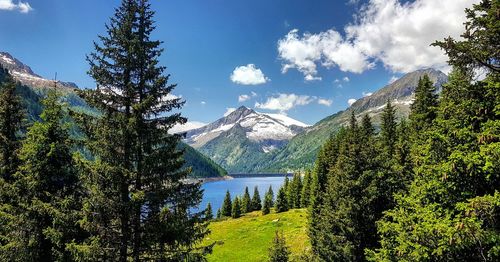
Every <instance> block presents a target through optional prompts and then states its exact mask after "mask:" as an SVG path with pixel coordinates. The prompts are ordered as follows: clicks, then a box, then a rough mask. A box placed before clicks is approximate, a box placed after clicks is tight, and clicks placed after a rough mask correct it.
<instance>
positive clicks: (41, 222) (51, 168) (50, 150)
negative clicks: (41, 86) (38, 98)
mask: <svg viewBox="0 0 500 262" xmlns="http://www.w3.org/2000/svg"><path fill="white" fill-rule="evenodd" d="M43 105H44V111H43V113H42V115H41V118H42V122H37V123H35V124H34V125H33V126H32V127H30V128H29V130H28V133H27V134H26V140H25V141H23V144H22V148H21V150H20V153H19V158H20V161H21V163H22V164H21V165H20V167H19V171H18V172H17V173H16V174H15V180H16V181H15V185H14V186H15V190H16V193H17V195H18V196H19V197H18V198H17V199H16V200H17V203H16V205H15V207H14V208H13V210H12V215H13V216H14V218H15V219H13V220H12V221H11V224H10V225H9V229H10V232H9V236H8V239H9V241H10V243H8V244H7V245H6V246H5V249H4V248H2V249H4V250H3V251H2V252H1V253H2V256H4V257H3V259H5V260H9V261H69V260H70V259H71V254H70V252H69V251H68V250H67V245H69V244H70V243H72V242H73V241H76V242H77V241H79V240H80V239H79V238H81V237H82V232H81V230H80V229H79V226H78V223H77V221H78V219H79V218H80V210H81V197H82V195H81V194H82V188H81V184H80V183H79V177H78V173H77V170H76V169H75V163H74V161H73V157H72V153H71V148H72V143H71V141H70V140H69V133H68V129H67V126H66V125H64V124H63V123H62V122H63V118H64V114H65V110H64V109H63V107H62V105H61V104H60V103H59V102H58V97H57V95H56V94H55V92H51V93H49V95H48V97H47V98H46V99H45V100H44V101H43Z"/></svg>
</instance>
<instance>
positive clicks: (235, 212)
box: [231, 197, 241, 218]
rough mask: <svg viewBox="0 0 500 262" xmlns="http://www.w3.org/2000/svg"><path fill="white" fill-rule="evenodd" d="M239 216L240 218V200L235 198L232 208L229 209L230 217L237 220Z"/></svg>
mask: <svg viewBox="0 0 500 262" xmlns="http://www.w3.org/2000/svg"><path fill="white" fill-rule="evenodd" d="M240 216H241V205H240V198H239V197H235V198H234V201H233V206H232V207H231V217H232V218H239V217H240Z"/></svg>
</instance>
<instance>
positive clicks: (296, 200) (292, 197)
mask: <svg viewBox="0 0 500 262" xmlns="http://www.w3.org/2000/svg"><path fill="white" fill-rule="evenodd" d="M301 192H302V178H301V175H300V174H294V176H293V178H292V181H291V182H290V184H289V186H288V197H289V198H288V199H289V202H288V205H289V206H290V208H300V201H301V199H300V193H301Z"/></svg>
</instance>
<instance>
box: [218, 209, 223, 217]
mask: <svg viewBox="0 0 500 262" xmlns="http://www.w3.org/2000/svg"><path fill="white" fill-rule="evenodd" d="M221 218H222V212H221V211H220V208H219V209H217V219H221Z"/></svg>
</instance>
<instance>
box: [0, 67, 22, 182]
mask: <svg viewBox="0 0 500 262" xmlns="http://www.w3.org/2000/svg"><path fill="white" fill-rule="evenodd" d="M0 70H2V71H3V75H5V77H4V79H3V83H2V84H1V86H0V179H4V180H6V182H11V180H12V175H13V174H14V173H15V172H16V170H17V166H18V165H19V159H18V150H19V146H20V141H19V140H20V138H19V132H20V129H21V124H22V121H23V119H24V115H25V112H24V108H23V105H22V101H21V98H20V97H19V95H18V94H17V93H16V88H17V84H16V82H15V81H14V79H13V78H12V76H11V75H10V74H9V73H8V71H7V70H5V69H3V68H2V67H0Z"/></svg>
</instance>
